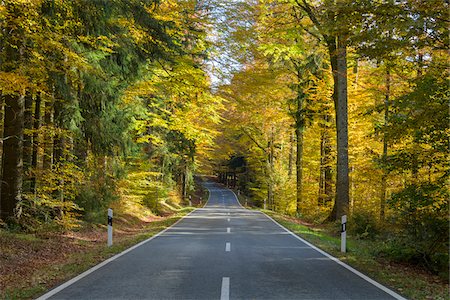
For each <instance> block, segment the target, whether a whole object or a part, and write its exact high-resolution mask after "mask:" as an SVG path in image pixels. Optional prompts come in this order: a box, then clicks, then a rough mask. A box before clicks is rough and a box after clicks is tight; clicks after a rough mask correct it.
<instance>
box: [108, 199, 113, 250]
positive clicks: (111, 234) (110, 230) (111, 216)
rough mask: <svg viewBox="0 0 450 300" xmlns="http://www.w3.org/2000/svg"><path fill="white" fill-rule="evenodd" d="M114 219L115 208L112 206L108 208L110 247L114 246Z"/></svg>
mask: <svg viewBox="0 0 450 300" xmlns="http://www.w3.org/2000/svg"><path fill="white" fill-rule="evenodd" d="M112 220H113V210H112V209H111V208H108V247H110V246H112V243H113V240H112V236H113V227H112Z"/></svg>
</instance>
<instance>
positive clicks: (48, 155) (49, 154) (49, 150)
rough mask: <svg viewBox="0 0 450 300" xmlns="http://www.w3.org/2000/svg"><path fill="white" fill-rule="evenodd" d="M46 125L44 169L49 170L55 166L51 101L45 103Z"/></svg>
mask: <svg viewBox="0 0 450 300" xmlns="http://www.w3.org/2000/svg"><path fill="white" fill-rule="evenodd" d="M44 124H45V134H44V158H43V168H44V169H45V170H49V169H50V168H51V167H52V164H53V136H52V134H51V131H52V130H53V128H52V127H53V126H52V125H53V104H52V101H50V100H47V101H46V102H45V111H44Z"/></svg>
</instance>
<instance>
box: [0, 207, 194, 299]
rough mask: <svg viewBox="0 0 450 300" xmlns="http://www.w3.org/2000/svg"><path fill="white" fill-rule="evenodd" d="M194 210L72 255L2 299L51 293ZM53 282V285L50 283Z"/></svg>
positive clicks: (48, 267)
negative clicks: (49, 291)
mask: <svg viewBox="0 0 450 300" xmlns="http://www.w3.org/2000/svg"><path fill="white" fill-rule="evenodd" d="M190 211H191V210H188V209H183V210H181V212H179V213H178V214H177V215H174V216H172V217H170V218H168V219H164V220H162V221H154V222H151V223H150V224H149V225H148V226H147V227H146V229H145V231H144V232H143V233H141V234H138V235H136V236H131V237H129V238H124V239H122V240H120V241H119V242H116V243H115V244H114V245H113V246H111V247H106V246H104V245H99V246H97V247H93V248H90V249H88V250H86V251H83V252H81V253H75V254H72V255H70V256H69V257H68V258H67V259H66V261H65V262H64V263H63V264H56V265H55V264H54V265H49V266H47V267H45V268H42V269H40V270H38V271H37V272H36V273H34V274H33V278H32V282H33V284H31V285H30V286H28V287H25V288H15V289H6V290H5V291H4V293H3V294H2V295H0V298H1V299H31V298H35V297H37V296H39V295H41V294H43V293H45V292H46V291H47V290H49V289H51V288H53V287H54V286H55V284H54V283H55V282H56V285H59V284H61V283H63V282H65V281H67V280H69V279H70V278H73V277H75V276H77V275H78V274H81V273H82V272H84V271H86V270H88V269H89V268H91V267H93V266H95V265H97V264H98V263H100V262H102V261H104V260H106V259H108V258H110V257H112V256H114V255H115V254H118V253H120V252H122V251H124V250H126V249H128V248H130V247H131V246H133V245H135V244H137V243H139V242H141V241H143V240H146V239H148V238H150V237H152V236H154V235H155V234H157V233H158V232H160V231H162V230H164V229H166V228H167V227H169V226H171V225H173V224H174V223H175V222H176V221H178V220H179V219H180V218H181V217H182V216H183V215H185V214H187V213H188V212H190ZM19 236H20V237H21V238H22V236H23V238H26V239H32V242H33V243H36V242H38V243H39V241H38V240H35V238H31V237H30V236H31V235H19ZM50 283H53V284H50Z"/></svg>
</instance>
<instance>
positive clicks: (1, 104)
mask: <svg viewBox="0 0 450 300" xmlns="http://www.w3.org/2000/svg"><path fill="white" fill-rule="evenodd" d="M4 109H5V98H4V95H3V94H2V93H1V92H0V126H1V127H0V138H1V140H2V141H3V130H4V128H5V126H4V122H3V121H4V120H3V117H4ZM2 159H3V142H2V143H0V178H1V175H2V173H3V171H2V167H1V166H2ZM0 186H1V184H0ZM0 189H1V188H0Z"/></svg>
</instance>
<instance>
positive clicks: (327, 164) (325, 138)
mask: <svg viewBox="0 0 450 300" xmlns="http://www.w3.org/2000/svg"><path fill="white" fill-rule="evenodd" d="M322 118H323V122H324V124H323V125H322V130H321V133H320V177H319V205H327V204H328V203H330V202H331V201H332V198H333V190H332V180H333V177H332V176H333V174H332V170H331V161H332V157H331V141H330V129H329V128H328V127H329V126H328V123H329V122H330V115H329V114H328V112H325V113H324V114H323V115H322Z"/></svg>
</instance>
